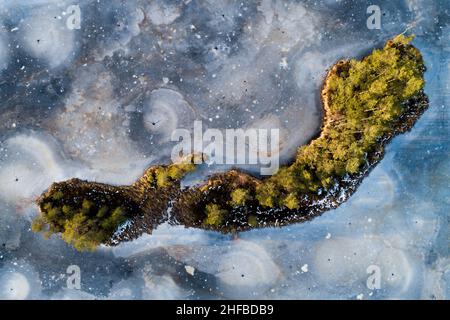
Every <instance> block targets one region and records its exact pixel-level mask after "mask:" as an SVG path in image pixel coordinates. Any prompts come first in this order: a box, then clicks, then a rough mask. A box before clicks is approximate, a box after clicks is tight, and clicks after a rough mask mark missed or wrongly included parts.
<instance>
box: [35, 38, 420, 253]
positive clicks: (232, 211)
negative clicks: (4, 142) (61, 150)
mask: <svg viewBox="0 0 450 320" xmlns="http://www.w3.org/2000/svg"><path fill="white" fill-rule="evenodd" d="M411 40H412V37H406V36H404V35H399V36H396V37H395V38H394V39H392V40H389V41H388V42H387V43H386V45H385V46H384V48H382V49H376V50H374V51H373V52H372V53H371V54H370V55H368V56H366V57H365V58H363V59H362V60H354V59H352V60H343V61H339V62H337V63H336V64H335V65H334V66H333V67H332V68H331V69H330V70H329V72H328V74H327V76H326V79H325V81H324V85H323V88H322V93H321V95H322V105H323V109H324V119H323V124H322V128H321V133H320V135H319V136H318V137H317V138H315V139H313V140H312V141H311V142H310V143H309V144H307V145H305V146H302V147H300V148H299V150H298V152H297V155H296V158H295V159H294V161H293V163H292V164H291V165H289V166H286V167H282V168H280V169H279V170H278V172H277V173H276V174H274V175H273V176H271V177H269V178H267V179H258V178H256V177H253V176H251V175H249V174H247V173H244V172H241V171H238V170H230V171H228V172H226V173H220V174H215V175H213V176H211V177H210V178H209V179H208V181H207V182H206V183H204V184H202V185H198V186H194V187H190V188H185V189H182V188H181V186H180V185H181V184H180V181H181V179H183V177H184V176H185V175H186V174H188V173H189V172H191V171H193V170H195V165H194V164H193V162H194V161H193V160H194V157H198V156H200V155H191V156H188V157H186V159H185V161H182V162H180V163H175V164H170V165H157V166H152V167H150V168H148V169H147V170H146V171H145V172H144V174H143V176H142V177H141V178H139V179H138V180H137V181H136V182H135V183H133V184H132V185H130V186H112V185H108V184H101V183H96V182H88V181H83V180H80V179H70V180H67V181H63V182H55V183H53V184H52V185H51V186H50V188H49V189H48V190H47V191H45V192H44V193H43V194H42V195H41V196H40V197H39V198H38V199H37V204H38V206H39V209H40V215H39V216H38V217H37V218H36V219H35V220H34V221H33V224H32V230H33V231H35V232H42V233H43V234H44V235H45V236H50V235H52V234H55V233H60V234H61V236H62V238H63V240H65V241H66V242H68V243H70V244H71V245H73V246H74V247H75V248H76V249H77V250H93V249H95V248H96V247H97V246H98V245H100V244H106V245H115V244H117V243H119V242H120V241H128V240H132V239H135V238H137V237H138V236H139V235H141V234H142V233H151V232H152V230H153V229H154V228H155V227H156V226H158V225H159V224H161V223H163V222H167V221H168V222H169V223H171V224H181V225H184V226H186V227H194V228H202V229H209V230H215V231H219V232H224V233H233V232H239V231H245V230H249V229H252V228H260V227H269V226H283V225H286V224H291V223H297V222H303V221H307V220H309V219H311V218H313V217H315V216H317V215H319V214H321V213H323V212H325V211H327V210H330V209H333V208H336V207H337V206H339V205H340V204H342V203H343V202H345V201H346V200H347V199H348V198H349V197H350V196H351V195H352V194H353V193H354V192H355V191H356V189H357V187H358V185H359V184H360V183H361V181H362V180H363V179H364V177H365V176H367V175H368V174H369V172H370V170H371V169H372V168H373V167H374V166H375V165H376V164H377V163H378V162H379V161H380V160H381V159H382V158H383V155H384V147H385V145H386V144H387V143H388V142H389V141H391V140H392V138H393V137H394V136H396V135H398V134H400V133H403V132H406V131H408V130H410V129H411V128H412V127H413V125H414V123H415V122H416V120H417V119H418V118H419V117H420V116H421V114H422V113H423V112H424V111H425V110H426V108H427V107H428V98H427V96H426V95H425V93H424V92H423V87H424V78H423V76H424V72H425V65H424V62H423V59H422V56H421V54H420V52H419V51H418V50H417V49H416V48H415V47H414V46H412V45H411V44H410V42H411Z"/></svg>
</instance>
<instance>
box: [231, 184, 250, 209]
mask: <svg viewBox="0 0 450 320" xmlns="http://www.w3.org/2000/svg"><path fill="white" fill-rule="evenodd" d="M249 193H250V192H249V191H248V190H245V189H243V188H237V189H235V190H234V191H233V192H231V201H230V202H231V205H233V206H242V205H244V204H245V201H247V200H248V199H249V198H250V194H249Z"/></svg>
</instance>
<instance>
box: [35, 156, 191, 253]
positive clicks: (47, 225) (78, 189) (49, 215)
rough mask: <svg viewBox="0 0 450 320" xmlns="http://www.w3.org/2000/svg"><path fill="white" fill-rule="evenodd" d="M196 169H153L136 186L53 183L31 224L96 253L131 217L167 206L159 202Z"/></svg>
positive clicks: (180, 166)
mask: <svg viewBox="0 0 450 320" xmlns="http://www.w3.org/2000/svg"><path fill="white" fill-rule="evenodd" d="M194 169H195V166H194V164H192V163H191V162H186V163H184V162H183V163H179V164H171V165H169V166H154V167H150V168H149V169H147V170H146V173H145V174H144V176H143V177H142V178H141V179H139V180H138V181H137V182H136V183H135V184H134V185H133V186H131V187H129V186H123V187H114V186H110V185H106V184H100V183H94V182H87V181H82V180H79V179H72V180H69V181H65V182H61V183H54V184H53V185H52V186H51V187H50V189H49V190H48V191H47V192H46V193H44V194H43V195H42V196H41V197H40V198H39V199H38V205H39V208H40V213H41V214H40V215H39V216H38V217H37V218H35V219H34V221H33V222H32V230H33V231H34V232H42V233H43V234H44V236H46V237H49V236H51V235H52V234H54V233H61V237H62V239H63V240H64V241H66V242H67V243H69V244H71V245H73V246H74V247H75V248H76V249H77V250H80V251H84V250H94V249H95V248H96V247H97V246H98V245H99V244H101V243H105V242H107V241H108V240H109V239H110V238H111V237H112V235H113V234H114V233H115V232H116V231H117V229H118V227H119V226H120V225H122V224H123V223H125V222H126V221H127V219H128V218H130V217H131V216H132V214H138V213H139V212H142V211H143V210H144V207H145V206H144V205H143V203H144V202H146V200H150V202H149V201H147V203H149V205H148V207H149V208H150V209H154V210H155V211H157V210H156V209H155V208H158V209H159V210H160V211H162V210H163V208H165V207H166V205H165V204H161V201H159V202H158V199H157V198H161V199H162V198H163V196H164V195H165V192H167V190H169V189H170V188H172V187H177V188H178V187H179V180H180V179H181V178H182V177H183V176H184V175H186V174H187V173H188V172H191V171H192V170H194Z"/></svg>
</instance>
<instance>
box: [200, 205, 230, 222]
mask: <svg viewBox="0 0 450 320" xmlns="http://www.w3.org/2000/svg"><path fill="white" fill-rule="evenodd" d="M205 211H206V219H205V221H204V224H205V225H208V226H214V227H219V226H220V225H222V224H223V222H224V221H225V219H226V216H227V214H228V211H227V210H223V209H221V207H220V206H219V205H217V204H213V203H210V204H207V205H206V208H205Z"/></svg>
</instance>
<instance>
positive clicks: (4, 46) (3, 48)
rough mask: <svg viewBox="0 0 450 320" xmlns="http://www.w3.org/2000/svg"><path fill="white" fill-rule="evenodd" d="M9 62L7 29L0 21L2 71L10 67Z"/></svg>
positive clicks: (0, 68)
mask: <svg viewBox="0 0 450 320" xmlns="http://www.w3.org/2000/svg"><path fill="white" fill-rule="evenodd" d="M8 62H9V47H8V41H7V37H6V32H5V29H4V28H3V26H2V24H1V21H0V71H2V70H3V69H6V67H8Z"/></svg>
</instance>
